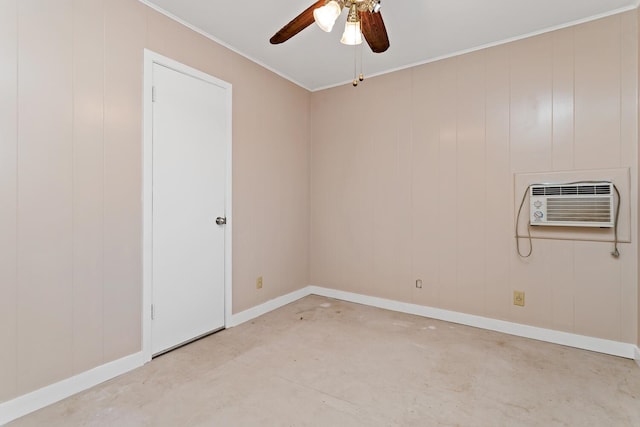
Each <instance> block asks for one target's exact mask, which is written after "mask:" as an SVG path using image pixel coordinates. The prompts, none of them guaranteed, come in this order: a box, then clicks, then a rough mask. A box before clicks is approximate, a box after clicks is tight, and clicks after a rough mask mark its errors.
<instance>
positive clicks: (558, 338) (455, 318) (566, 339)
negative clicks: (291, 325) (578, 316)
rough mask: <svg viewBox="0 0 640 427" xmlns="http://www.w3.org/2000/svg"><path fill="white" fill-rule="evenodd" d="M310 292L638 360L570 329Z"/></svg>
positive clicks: (618, 346) (627, 348)
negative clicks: (555, 329) (563, 329)
mask: <svg viewBox="0 0 640 427" xmlns="http://www.w3.org/2000/svg"><path fill="white" fill-rule="evenodd" d="M309 291H310V293H312V294H315V295H320V296H325V297H330V298H336V299H340V300H344V301H349V302H355V303H358V304H365V305H370V306H372V307H378V308H384V309H386V310H392V311H399V312H402V313H408V314H415V315H417V316H423V317H430V318H432V319H438V320H445V321H447V322H453V323H459V324H461V325H467V326H473V327H476V328H482V329H488V330H490V331H496V332H502V333H505V334H509V335H516V336H520V337H525V338H531V339H535V340H539V341H546V342H550V343H554V344H561V345H566V346H569V347H575V348H580V349H583V350H590V351H596V352H598V353H606V354H611V355H614V356H620V357H625V358H627V359H634V358H636V360H638V359H637V355H636V357H634V349H637V347H636V346H635V345H634V344H628V343H622V342H618V341H611V340H606V339H602V338H594V337H588V336H584V335H577V334H572V333H569V332H561V331H554V330H552V329H545V328H539V327H536V326H529V325H522V324H519V323H512V322H507V321H504V320H497V319H491V318H488V317H482V316H475V315H472V314H465V313H459V312H456V311H449V310H443V309H440V308H433V307H426V306H422V305H417V304H410V303H405V302H399V301H393V300H388V299H384V298H377V297H370V296H366V295H360V294H355V293H352V292H344V291H338V290H335V289H327V288H323V287H319V286H310V287H309Z"/></svg>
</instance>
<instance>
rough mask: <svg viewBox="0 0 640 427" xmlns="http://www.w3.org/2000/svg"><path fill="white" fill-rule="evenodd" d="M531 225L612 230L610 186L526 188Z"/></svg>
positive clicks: (591, 184) (601, 184)
mask: <svg viewBox="0 0 640 427" xmlns="http://www.w3.org/2000/svg"><path fill="white" fill-rule="evenodd" d="M529 191H530V193H529V201H530V209H529V212H530V223H531V225H559V226H565V227H566V226H569V227H613V226H614V218H615V212H614V207H613V184H612V183H611V182H604V181H603V182H594V183H586V184H585V183H579V184H542V185H537V184H535V185H531V186H530V187H529Z"/></svg>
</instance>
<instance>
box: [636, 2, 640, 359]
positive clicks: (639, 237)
mask: <svg viewBox="0 0 640 427" xmlns="http://www.w3.org/2000/svg"><path fill="white" fill-rule="evenodd" d="M636 13H637V16H638V22H637V25H638V29H639V30H638V56H637V58H638V61H639V62H640V9H638V10H637V12H636ZM638 88H640V65H639V66H638ZM638 105H640V90H639V91H638ZM639 128H640V109H639V110H638V126H637V127H636V132H638V133H637V134H636V136H637V138H638V147H636V154H637V155H638V165H640V149H638V148H639V147H640V129H639ZM637 185H638V186H637V187H636V188H639V189H640V174H639V175H638V180H637ZM637 212H640V197H638V210H637ZM636 236H637V240H640V218H638V221H637V223H636ZM637 267H638V273H637V274H638V276H637V277H640V260H638V266H637ZM637 294H638V295H637V296H638V306H637V307H638V311H639V313H637V318H638V329H637V330H638V340H637V341H636V343H637V344H638V346H639V347H640V286H639V287H638V290H637Z"/></svg>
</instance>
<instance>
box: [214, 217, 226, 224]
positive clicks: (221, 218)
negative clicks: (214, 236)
mask: <svg viewBox="0 0 640 427" xmlns="http://www.w3.org/2000/svg"><path fill="white" fill-rule="evenodd" d="M226 223H227V218H225V217H222V216H219V217H218V218H216V224H218V225H224V224H226Z"/></svg>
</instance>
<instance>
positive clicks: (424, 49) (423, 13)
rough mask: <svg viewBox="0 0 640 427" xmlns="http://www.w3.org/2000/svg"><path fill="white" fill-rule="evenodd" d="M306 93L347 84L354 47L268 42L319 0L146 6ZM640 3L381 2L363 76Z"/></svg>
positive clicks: (321, 38) (335, 42) (184, 1)
mask: <svg viewBox="0 0 640 427" xmlns="http://www.w3.org/2000/svg"><path fill="white" fill-rule="evenodd" d="M142 2H143V3H145V4H148V5H150V6H152V7H154V8H156V9H158V10H160V11H162V12H164V13H166V14H168V15H169V16H172V17H174V18H176V19H178V20H180V21H181V22H183V23H185V24H187V25H189V26H190V27H192V28H194V29H197V30H198V31H200V32H202V33H204V34H206V35H208V36H209V37H211V38H212V39H214V40H216V41H218V42H220V43H222V44H224V45H226V46H228V47H230V48H232V49H233V50H235V51H236V52H238V53H240V54H242V55H244V56H246V57H248V58H250V59H252V60H253V61H256V62H258V63H260V64H262V65H264V66H266V67H267V68H269V69H271V70H273V71H275V72H277V73H278V74H280V75H282V76H284V77H286V78H288V79H289V80H291V81H293V82H295V83H297V84H299V85H300V86H302V87H305V88H307V89H309V90H318V89H322V88H326V87H331V86H336V85H339V84H344V83H348V82H350V81H351V79H352V78H353V61H354V48H353V47H352V46H344V45H342V44H340V37H341V35H342V29H343V28H344V21H345V20H346V10H343V13H342V15H341V17H340V18H338V21H337V22H336V25H335V27H334V29H333V32H331V33H325V32H323V31H322V30H320V28H318V27H317V26H316V25H315V24H313V25H311V26H310V27H308V28H306V29H305V30H303V31H302V32H301V33H300V34H298V35H296V36H294V37H293V38H292V39H290V40H289V41H287V42H285V43H283V44H280V45H271V44H270V43H269V38H270V37H271V36H272V35H273V34H274V33H275V32H276V31H278V30H279V29H280V28H281V27H282V26H284V25H285V24H286V23H287V22H289V21H290V20H291V19H293V18H294V17H295V16H297V15H298V14H299V13H300V12H302V11H303V10H304V9H306V8H307V7H308V6H310V5H311V4H313V3H314V0H253V1H248V2H244V3H243V2H237V1H228V0H227V1H223V0H142ZM638 2H639V0H382V10H381V13H382V16H383V18H384V21H385V24H386V27H387V32H388V34H389V40H390V43H391V47H390V48H389V50H387V51H386V52H384V53H381V54H374V53H372V52H371V50H370V49H369V48H368V46H366V45H364V44H363V46H364V49H363V64H364V73H365V76H372V75H377V74H383V73H385V72H388V71H391V70H396V69H400V68H406V67H408V66H411V65H416V64H420V63H425V62H429V61H432V60H434V59H437V58H442V57H447V56H452V55H454V54H457V53H461V52H465V51H469V50H474V49H477V48H479V47H482V46H487V45H492V44H498V43H501V42H503V41H507V40H512V39H517V38H521V37H523V36H526V35H531V34H535V33H540V32H544V31H547V30H549V29H554V28H558V27H563V26H567V25H570V24H572V23H577V22H581V21H585V20H590V19H593V18H596V17H600V16H606V15H609V14H612V13H617V12H620V11H623V10H628V9H631V8H634V7H637V6H638Z"/></svg>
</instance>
